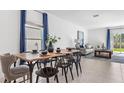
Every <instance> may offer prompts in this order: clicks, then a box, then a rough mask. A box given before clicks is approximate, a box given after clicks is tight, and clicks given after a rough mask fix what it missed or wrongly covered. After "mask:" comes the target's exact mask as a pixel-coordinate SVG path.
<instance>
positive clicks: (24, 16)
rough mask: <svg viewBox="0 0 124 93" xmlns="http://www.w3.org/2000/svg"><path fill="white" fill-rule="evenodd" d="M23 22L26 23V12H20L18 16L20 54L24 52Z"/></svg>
mask: <svg viewBox="0 0 124 93" xmlns="http://www.w3.org/2000/svg"><path fill="white" fill-rule="evenodd" d="M25 22H26V11H25V10H21V15H20V53H22V52H25V50H26V48H25Z"/></svg>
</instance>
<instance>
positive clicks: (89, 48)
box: [80, 44, 94, 56]
mask: <svg viewBox="0 0 124 93" xmlns="http://www.w3.org/2000/svg"><path fill="white" fill-rule="evenodd" d="M80 51H81V54H82V55H83V56H86V55H88V54H91V53H93V52H94V48H93V46H92V45H90V44H86V45H85V47H84V48H80Z"/></svg>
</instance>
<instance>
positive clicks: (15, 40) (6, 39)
mask: <svg viewBox="0 0 124 93" xmlns="http://www.w3.org/2000/svg"><path fill="white" fill-rule="evenodd" d="M19 20H20V18H19V11H10V10H8V11H6V10H4V11H3V10H1V11H0V54H3V53H6V52H11V53H15V52H18V51H19V25H20V22H19Z"/></svg>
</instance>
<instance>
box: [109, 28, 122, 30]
mask: <svg viewBox="0 0 124 93" xmlns="http://www.w3.org/2000/svg"><path fill="white" fill-rule="evenodd" d="M107 29H110V30H115V29H124V28H107Z"/></svg>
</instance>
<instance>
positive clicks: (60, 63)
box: [56, 55, 74, 83]
mask: <svg viewBox="0 0 124 93" xmlns="http://www.w3.org/2000/svg"><path fill="white" fill-rule="evenodd" d="M72 61H73V60H72V56H71V55H66V56H64V57H60V58H59V59H57V62H56V67H57V68H61V69H62V75H63V71H64V74H65V80H66V83H68V78H67V72H68V69H70V73H71V77H72V80H74V77H73V73H72V64H73V62H72Z"/></svg>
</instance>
